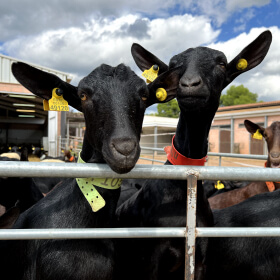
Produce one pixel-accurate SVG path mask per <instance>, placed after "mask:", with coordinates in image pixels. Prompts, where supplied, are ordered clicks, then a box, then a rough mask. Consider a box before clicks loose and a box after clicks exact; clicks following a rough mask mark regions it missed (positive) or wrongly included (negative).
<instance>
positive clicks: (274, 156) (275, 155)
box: [270, 152, 280, 158]
mask: <svg viewBox="0 0 280 280" xmlns="http://www.w3.org/2000/svg"><path fill="white" fill-rule="evenodd" d="M270 156H271V157H272V158H278V157H279V156H280V153H277V152H273V153H270Z"/></svg>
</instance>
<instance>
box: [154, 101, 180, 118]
mask: <svg viewBox="0 0 280 280" xmlns="http://www.w3.org/2000/svg"><path fill="white" fill-rule="evenodd" d="M157 110H158V112H157V113H156V116H158V117H167V118H179V114H180V108H179V105H178V102H177V100H176V99H172V100H171V101H169V102H167V103H159V104H158V105H157Z"/></svg>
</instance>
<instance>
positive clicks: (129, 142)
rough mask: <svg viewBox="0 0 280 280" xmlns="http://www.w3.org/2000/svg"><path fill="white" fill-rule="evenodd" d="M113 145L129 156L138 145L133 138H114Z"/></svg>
mask: <svg viewBox="0 0 280 280" xmlns="http://www.w3.org/2000/svg"><path fill="white" fill-rule="evenodd" d="M112 145H113V146H114V147H115V149H116V150H117V151H118V152H119V153H120V154H122V155H124V156H128V155H130V154H131V153H132V151H133V150H134V149H135V147H136V141H135V140H133V139H123V138H116V139H113V140H112Z"/></svg>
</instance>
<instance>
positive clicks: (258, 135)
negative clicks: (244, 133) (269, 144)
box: [252, 129, 262, 140]
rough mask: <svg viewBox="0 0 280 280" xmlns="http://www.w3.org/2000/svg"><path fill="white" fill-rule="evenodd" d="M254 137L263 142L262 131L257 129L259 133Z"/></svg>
mask: <svg viewBox="0 0 280 280" xmlns="http://www.w3.org/2000/svg"><path fill="white" fill-rule="evenodd" d="M252 137H253V138H255V139H258V140H262V135H261V133H260V130H259V129H257V131H256V132H255V133H254V134H253V135H252Z"/></svg>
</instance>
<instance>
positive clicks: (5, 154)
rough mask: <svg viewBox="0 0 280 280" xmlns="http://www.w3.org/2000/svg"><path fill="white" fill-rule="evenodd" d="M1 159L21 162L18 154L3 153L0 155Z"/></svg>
mask: <svg viewBox="0 0 280 280" xmlns="http://www.w3.org/2000/svg"><path fill="white" fill-rule="evenodd" d="M0 157H7V158H13V159H18V160H20V156H19V154H17V153H3V154H1V155H0Z"/></svg>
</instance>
